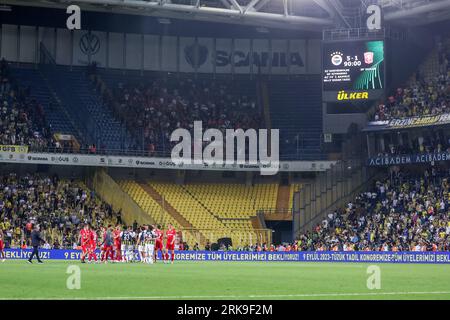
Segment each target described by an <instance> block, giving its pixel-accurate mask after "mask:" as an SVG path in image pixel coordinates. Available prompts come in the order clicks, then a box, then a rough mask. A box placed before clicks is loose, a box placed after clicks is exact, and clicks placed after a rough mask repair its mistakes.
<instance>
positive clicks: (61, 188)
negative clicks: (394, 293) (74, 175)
mask: <svg viewBox="0 0 450 320" xmlns="http://www.w3.org/2000/svg"><path fill="white" fill-rule="evenodd" d="M82 223H90V224H92V226H94V227H96V228H97V227H99V226H105V225H108V224H114V225H115V224H116V223H119V224H121V223H122V219H121V213H120V212H114V210H113V209H112V208H111V206H109V205H108V204H106V203H105V202H102V201H101V200H100V199H99V198H98V197H97V196H96V195H95V192H94V191H93V190H90V189H89V188H87V187H86V185H85V184H84V183H83V182H81V181H79V180H75V179H70V180H63V179H60V178H59V177H58V176H57V175H53V176H49V175H40V174H23V175H17V174H15V173H10V174H5V175H2V176H1V177H0V228H1V229H3V230H4V231H5V233H6V240H7V245H8V246H11V247H24V246H29V245H30V242H29V241H30V238H29V237H30V232H31V227H32V225H33V224H39V225H40V226H41V230H42V233H43V236H44V238H45V240H46V241H47V242H48V243H49V244H50V245H51V247H53V248H66V249H72V248H73V247H74V246H77V243H78V233H79V229H80V226H81V224H82Z"/></svg>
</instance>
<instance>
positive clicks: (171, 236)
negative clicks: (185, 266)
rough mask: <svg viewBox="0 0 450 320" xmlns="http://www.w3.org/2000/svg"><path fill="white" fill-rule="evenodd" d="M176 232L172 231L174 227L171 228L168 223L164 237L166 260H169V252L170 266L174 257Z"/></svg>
mask: <svg viewBox="0 0 450 320" xmlns="http://www.w3.org/2000/svg"><path fill="white" fill-rule="evenodd" d="M176 234H177V232H176V230H175V229H174V227H173V226H172V224H170V223H169V230H167V231H166V237H167V242H166V250H167V252H166V260H167V261H168V260H169V251H170V254H171V256H170V259H171V260H172V264H173V259H174V256H175V253H174V250H175V236H176Z"/></svg>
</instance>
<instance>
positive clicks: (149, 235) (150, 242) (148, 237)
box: [144, 227, 156, 264]
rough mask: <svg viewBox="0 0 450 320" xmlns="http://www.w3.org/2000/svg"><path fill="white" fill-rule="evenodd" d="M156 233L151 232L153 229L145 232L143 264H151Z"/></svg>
mask: <svg viewBox="0 0 450 320" xmlns="http://www.w3.org/2000/svg"><path fill="white" fill-rule="evenodd" d="M155 240H156V233H155V232H153V227H150V228H149V229H147V230H146V232H145V240H144V241H145V262H147V263H149V264H153V262H154V261H153V252H154V251H155Z"/></svg>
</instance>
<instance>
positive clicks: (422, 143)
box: [378, 130, 450, 156]
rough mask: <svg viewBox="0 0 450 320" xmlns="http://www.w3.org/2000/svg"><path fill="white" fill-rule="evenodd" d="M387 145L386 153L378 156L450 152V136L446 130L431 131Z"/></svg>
mask: <svg viewBox="0 0 450 320" xmlns="http://www.w3.org/2000/svg"><path fill="white" fill-rule="evenodd" d="M385 144H388V145H387V148H386V150H385V152H378V156H392V155H399V154H425V153H426V154H428V153H440V152H450V136H449V135H448V134H447V132H446V130H429V131H428V132H427V133H426V134H416V137H414V138H408V139H405V140H404V141H395V142H389V143H386V142H385Z"/></svg>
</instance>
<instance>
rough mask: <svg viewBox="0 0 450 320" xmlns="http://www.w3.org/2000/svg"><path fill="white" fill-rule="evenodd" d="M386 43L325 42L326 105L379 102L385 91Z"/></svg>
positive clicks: (323, 70)
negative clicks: (333, 103) (327, 103)
mask: <svg viewBox="0 0 450 320" xmlns="http://www.w3.org/2000/svg"><path fill="white" fill-rule="evenodd" d="M384 53H385V52H384V42H383V41H345V42H325V43H323V50H322V54H323V55H322V58H323V63H322V66H323V69H322V87H323V100H324V101H325V102H342V103H348V102H358V101H361V102H362V101H370V100H375V99H379V98H380V97H381V96H382V95H383V93H384V88H385V81H384V74H385V70H384V68H385V62H384V61H385V54H384Z"/></svg>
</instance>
